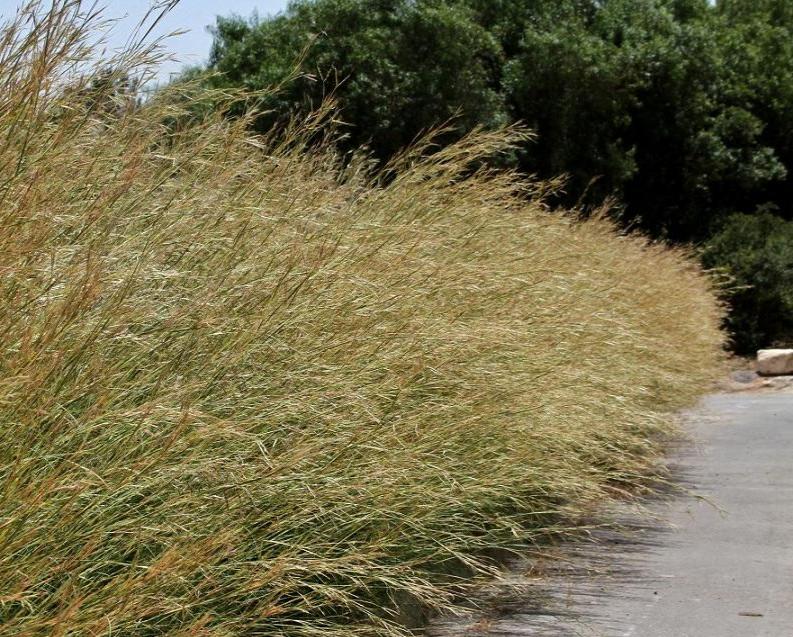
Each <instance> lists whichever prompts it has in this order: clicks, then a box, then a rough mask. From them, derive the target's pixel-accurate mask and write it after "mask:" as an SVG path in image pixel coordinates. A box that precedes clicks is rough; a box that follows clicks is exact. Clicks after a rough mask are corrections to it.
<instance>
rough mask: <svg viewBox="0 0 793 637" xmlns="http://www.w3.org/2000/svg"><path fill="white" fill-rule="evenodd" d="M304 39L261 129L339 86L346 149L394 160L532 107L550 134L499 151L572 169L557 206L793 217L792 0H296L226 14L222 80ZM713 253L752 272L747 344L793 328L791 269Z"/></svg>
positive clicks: (689, 233) (739, 314) (220, 34)
mask: <svg viewBox="0 0 793 637" xmlns="http://www.w3.org/2000/svg"><path fill="white" fill-rule="evenodd" d="M304 51H307V53H306V54H305V56H304V57H303V60H302V63H301V64H300V68H301V70H302V71H303V73H304V75H303V77H302V78H301V79H299V80H298V81H295V82H292V83H290V84H289V85H288V86H287V88H286V90H285V91H284V92H282V93H279V94H278V95H272V96H270V97H269V98H268V100H267V101H266V106H267V108H269V109H272V111H271V112H270V113H268V115H267V116H265V117H263V118H262V119H261V121H260V122H259V126H260V130H266V129H268V128H269V127H270V126H271V124H272V123H273V121H283V119H284V118H286V117H288V115H289V114H290V113H292V112H295V111H304V112H305V111H306V110H310V109H311V108H312V107H316V106H317V105H318V104H320V103H321V101H322V100H323V99H324V97H325V95H326V94H327V93H328V92H330V91H333V93H334V95H335V96H336V97H337V99H338V101H339V104H340V107H341V116H342V118H343V119H344V120H345V121H346V122H347V123H348V124H349V127H348V128H346V129H345V130H346V133H347V139H346V141H345V142H344V143H343V144H342V146H343V148H344V149H346V150H352V149H356V148H358V147H359V146H360V145H361V144H362V143H368V144H369V146H370V147H371V149H372V150H373V152H374V154H375V156H376V157H378V158H380V159H381V160H386V159H387V158H389V157H391V156H392V155H393V154H394V153H395V152H396V151H397V150H398V149H400V148H403V147H405V146H407V145H408V144H409V143H410V142H411V140H413V139H414V138H415V137H416V136H417V135H419V134H420V133H421V131H424V130H426V129H427V128H429V127H433V126H436V125H437V124H439V123H440V122H444V121H446V120H448V119H449V118H453V117H454V118H455V119H454V122H455V129H454V131H449V132H448V133H447V134H446V135H445V136H444V137H443V138H442V139H439V140H438V141H439V143H441V144H445V143H451V142H453V141H454V139H458V138H459V137H460V136H462V135H464V134H465V133H466V132H467V131H469V130H471V129H472V128H474V127H475V126H478V125H484V126H487V127H497V126H499V125H502V124H503V123H505V122H514V121H521V122H524V123H525V124H526V125H527V126H529V127H530V128H531V129H532V130H534V131H535V132H536V133H537V136H536V138H534V139H533V140H532V142H530V143H524V144H522V145H520V147H519V148H517V149H516V151H515V153H514V154H513V156H512V157H507V158H502V161H504V162H507V163H509V164H510V165H512V166H516V167H518V168H519V169H520V170H522V171H523V172H525V173H527V174H534V175H538V176H539V177H540V178H555V177H557V176H558V175H560V174H563V173H565V174H567V175H568V179H567V184H566V187H565V189H564V192H563V193H557V195H556V196H555V197H553V198H552V199H551V203H552V204H553V205H562V206H569V205H571V204H581V205H584V206H588V207H595V208H597V207H598V206H599V205H600V204H601V202H602V201H603V200H604V198H606V197H612V196H613V197H616V198H617V199H618V201H620V202H621V204H622V208H621V216H620V218H621V221H622V223H623V224H624V225H625V226H627V227H631V228H640V229H641V230H643V231H644V232H647V233H649V234H650V236H652V237H654V238H658V239H664V240H668V241H670V242H672V243H691V242H693V243H695V244H696V245H706V244H708V243H709V242H710V241H711V239H712V238H713V241H714V242H715V245H716V246H718V245H721V244H722V243H723V242H724V240H723V239H722V238H719V237H720V233H721V232H722V231H724V232H726V233H728V234H729V233H731V232H732V230H731V229H730V227H727V228H726V229H724V230H722V229H723V228H724V226H725V224H728V225H729V224H730V223H731V222H729V221H728V219H732V218H733V217H732V215H733V214H735V213H742V214H744V215H754V214H755V213H756V212H757V211H763V215H768V214H773V215H775V216H777V217H778V218H779V219H780V221H781V220H787V221H789V220H791V219H793V172H792V171H791V169H792V168H793V5H792V4H791V3H790V2H789V1H788V0H717V1H716V2H715V3H709V2H708V1H707V0H606V1H605V2H601V1H596V0H297V1H294V2H292V3H291V4H290V8H289V10H288V11H287V12H286V13H284V14H283V15H280V16H278V17H275V18H272V19H266V20H256V19H254V20H250V21H249V20H245V19H241V18H236V17H225V18H219V19H218V22H217V26H216V27H215V44H214V47H213V50H212V54H211V64H210V68H211V69H212V70H216V71H220V72H222V73H223V76H222V77H214V78H213V79H212V80H211V84H212V85H214V86H238V87H239V86H244V87H246V88H250V89H258V88H262V87H267V86H272V85H273V84H274V83H276V82H277V81H279V80H281V79H282V78H284V77H285V76H287V75H288V74H289V73H291V72H292V71H293V69H294V65H295V61H296V60H297V59H298V58H300V56H301V54H302V53H303V52H304ZM757 227H759V226H757ZM762 227H764V228H766V229H770V228H772V227H781V226H776V225H773V224H771V225H767V224H766V225H763V226H762ZM780 241H782V239H774V241H773V242H772V243H773V245H774V246H780V245H781V244H780ZM790 249H791V246H789V245H788V244H785V250H790ZM742 253H743V254H746V255H747V258H748V259H749V261H750V262H753V261H756V260H757V259H762V258H763V257H762V256H761V255H762V251H761V252H753V253H752V254H751V255H749V254H748V253H747V251H746V250H743V251H742ZM708 254H709V257H708V263H709V265H712V266H718V267H726V268H728V269H729V271H730V272H732V273H733V275H735V276H736V277H738V280H739V282H740V283H741V284H742V285H744V286H745V285H747V284H750V285H752V286H754V287H753V288H751V289H747V288H745V287H744V288H743V289H742V291H741V292H740V293H739V295H738V296H737V297H736V298H735V299H734V301H733V302H734V304H735V312H734V313H733V314H732V317H731V319H730V326H731V328H732V330H733V332H734V333H735V340H734V346H735V348H736V349H737V350H738V351H740V352H742V353H746V352H749V351H750V350H752V349H753V348H756V347H759V346H763V345H770V344H771V343H773V342H776V341H782V342H789V341H788V340H787V337H788V335H789V334H790V333H791V332H792V331H793V314H791V313H789V312H785V311H783V309H782V308H781V307H779V308H777V309H775V310H774V311H771V312H769V308H770V305H769V303H768V302H767V301H768V299H770V298H772V297H773V298H782V297H789V296H791V294H793V289H791V288H790V287H787V285H788V283H787V282H788V281H789V280H790V273H789V272H786V273H784V274H783V275H782V276H778V277H772V278H769V277H765V278H757V279H747V278H746V276H747V273H748V272H749V270H750V269H751V268H750V267H749V263H748V262H747V263H746V264H737V263H736V262H735V259H734V258H732V257H731V258H727V255H726V254H724V253H723V252H722V251H721V250H720V249H719V248H718V247H714V248H713V249H710V250H709V253H708ZM720 255H722V256H723V257H724V258H718V257H719V256H720ZM770 267H773V266H770ZM767 286H773V289H767ZM750 324H751V325H753V326H754V327H750Z"/></svg>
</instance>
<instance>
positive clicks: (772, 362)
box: [757, 349, 793, 376]
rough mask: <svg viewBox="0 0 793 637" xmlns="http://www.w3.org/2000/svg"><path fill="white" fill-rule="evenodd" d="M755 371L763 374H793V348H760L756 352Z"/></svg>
mask: <svg viewBox="0 0 793 637" xmlns="http://www.w3.org/2000/svg"><path fill="white" fill-rule="evenodd" d="M757 373H758V374H761V375H763V376H779V375H782V374H793V349H761V350H760V351H759V352H757Z"/></svg>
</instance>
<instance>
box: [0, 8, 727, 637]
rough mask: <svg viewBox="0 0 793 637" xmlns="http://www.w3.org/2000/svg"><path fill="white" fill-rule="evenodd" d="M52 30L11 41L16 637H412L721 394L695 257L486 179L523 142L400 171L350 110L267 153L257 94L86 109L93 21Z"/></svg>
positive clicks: (8, 163)
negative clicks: (552, 210) (493, 556)
mask: <svg viewBox="0 0 793 637" xmlns="http://www.w3.org/2000/svg"><path fill="white" fill-rule="evenodd" d="M29 9H30V11H29V12H28V13H23V14H22V15H21V16H20V18H19V19H18V20H17V21H16V22H15V23H12V24H9V25H6V26H5V27H4V28H3V30H2V32H0V87H1V88H2V92H0V201H1V202H2V205H0V230H1V231H0V304H1V305H0V433H2V442H3V444H2V445H1V446H0V634H2V635H3V636H4V637H6V636H11V635H14V636H22V635H24V636H34V635H42V636H45V635H46V636H50V635H55V636H67V635H68V636H75V637H76V636H89V635H107V636H110V635H113V636H116V635H118V636H124V637H127V636H130V637H131V636H136V637H137V636H149V635H151V636H154V635H168V636H174V637H175V636H177V635H179V636H187V635H191V636H199V635H206V636H208V635H213V636H231V635H283V636H298V635H300V636H306V637H308V636H317V637H319V636H323V637H325V636H332V635H351V634H361V635H364V634H365V635H396V634H400V632H401V631H402V630H403V629H401V628H399V626H398V625H397V624H396V623H395V621H394V618H393V616H392V615H390V614H389V613H390V611H391V610H393V609H394V607H395V601H394V600H398V599H404V598H405V597H410V598H413V599H416V600H420V602H421V603H423V604H426V605H427V606H429V607H436V608H445V607H449V606H452V605H453V599H452V597H451V590H452V589H451V587H450V586H449V584H450V582H449V579H448V578H445V577H444V576H443V575H442V573H443V571H444V569H445V566H444V565H445V564H448V563H449V562H452V561H454V562H458V561H462V562H463V563H466V564H468V565H470V566H472V567H473V568H477V567H482V564H481V560H480V556H481V555H482V549H485V548H487V547H494V546H497V547H508V546H514V545H519V544H521V543H523V542H526V541H532V540H536V539H538V538H541V537H543V536H544V535H545V534H548V533H550V532H557V531H558V532H563V531H564V528H565V524H567V522H566V520H569V519H570V516H572V515H575V514H576V513H577V512H580V511H582V510H585V509H587V508H588V507H590V506H591V505H592V503H594V502H597V501H599V500H600V499H602V498H603V497H604V496H606V495H607V494H608V493H609V492H611V490H612V489H613V488H614V486H615V485H621V484H622V485H624V484H631V483H634V482H636V481H637V480H639V479H640V477H641V474H642V471H644V470H645V469H646V468H647V466H648V464H649V463H651V462H652V458H653V455H654V454H655V453H656V451H657V446H658V442H657V438H658V434H660V433H663V432H665V431H667V430H668V428H669V427H670V424H669V422H670V419H669V417H668V413H669V412H670V411H671V410H674V409H676V408H678V407H680V406H682V405H686V404H688V403H690V402H691V401H692V400H694V399H695V398H696V397H697V396H698V395H699V393H700V392H702V391H703V389H704V388H705V387H706V386H707V383H708V382H709V380H710V379H711V378H712V376H713V375H714V373H715V370H716V369H717V368H718V365H719V351H720V344H721V339H722V337H721V334H720V333H719V330H718V324H719V318H720V310H719V308H718V306H717V304H716V302H715V300H714V296H713V294H712V291H711V283H710V282H709V280H708V278H707V277H706V276H705V275H704V274H703V273H702V272H700V271H699V270H698V269H697V267H696V266H695V265H694V264H693V262H692V261H691V260H690V259H689V258H688V257H687V256H686V255H685V254H683V253H681V252H679V251H673V250H668V249H666V248H663V247H661V246H658V245H649V244H647V243H646V242H645V241H644V240H642V239H641V238H638V237H633V236H625V235H622V234H619V233H618V232H616V231H615V229H614V228H613V227H612V226H611V224H610V223H609V222H607V221H606V220H603V219H595V220H592V221H590V222H586V223H578V222H574V221H572V220H570V219H567V218H564V217H563V216H559V215H551V214H548V213H547V212H546V210H545V209H544V207H543V204H542V201H541V196H540V195H541V191H542V189H543V188H545V187H546V185H543V184H526V183H525V182H523V181H522V180H521V179H519V178H518V177H517V176H515V175H513V174H511V173H509V172H496V171H490V170H488V169H483V168H479V169H474V168H473V167H474V166H476V165H480V163H481V162H480V160H481V159H482V158H484V157H487V156H491V155H493V154H497V153H499V152H502V151H504V150H506V149H508V148H509V147H510V146H511V145H513V144H515V143H516V142H518V141H520V139H521V138H522V137H523V133H522V132H520V131H517V130H506V131H500V132H495V133H484V132H480V133H476V134H473V135H471V136H469V137H467V138H466V139H464V140H463V141H461V142H460V143H458V144H456V145H454V146H452V147H450V148H446V149H444V150H442V151H440V152H437V153H435V154H432V155H431V156H430V157H429V158H424V157H423V156H422V155H423V153H422V149H421V148H418V149H414V150H413V151H409V152H407V153H405V154H404V156H402V157H400V158H397V159H395V160H394V162H392V164H391V165H390V166H388V167H386V169H385V172H380V173H377V172H373V171H372V169H371V166H370V165H369V164H368V163H367V160H366V159H365V158H364V157H360V158H355V159H352V160H351V161H347V162H345V163H344V164H342V163H341V162H340V160H339V158H338V157H337V156H336V155H335V154H334V152H333V148H332V136H333V135H332V124H331V122H330V120H331V119H332V112H331V111H325V112H320V113H315V114H313V115H311V116H309V117H307V118H306V119H304V120H301V121H295V122H294V123H293V124H292V125H291V126H289V127H286V128H284V129H282V130H278V131H274V132H273V133H272V134H270V135H269V136H266V137H253V136H251V135H250V134H249V133H248V129H247V127H246V126H247V122H246V119H245V118H242V119H237V120H234V121H230V120H228V119H226V118H224V117H223V116H222V112H223V109H224V104H225V105H226V106H228V105H229V104H230V103H231V102H232V101H234V100H238V99H240V96H223V95H221V94H213V95H207V94H206V93H203V92H201V91H200V90H198V89H195V88H194V87H189V86H182V87H174V88H171V89H169V90H167V91H164V92H162V93H160V94H158V95H155V96H154V97H153V98H152V99H150V100H149V101H147V102H146V103H145V104H143V105H142V106H140V107H139V108H130V107H129V104H128V103H127V102H124V99H123V98H118V97H117V96H116V97H114V92H113V89H112V86H111V85H112V84H113V83H112V82H104V83H101V84H99V85H98V86H94V87H93V89H91V90H89V88H90V84H91V80H90V77H88V78H86V79H84V80H80V81H78V80H75V79H74V75H73V71H74V69H75V68H82V69H85V68H86V65H90V64H91V59H92V58H91V55H92V54H91V46H90V42H91V38H92V30H91V28H92V27H91V24H92V20H88V21H87V22H86V23H83V22H81V21H80V19H79V15H78V14H80V13H81V12H82V11H84V10H85V9H86V7H85V5H81V3H79V2H76V1H69V0H59V1H58V2H56V3H55V6H54V7H53V8H52V10H51V11H50V12H49V13H47V12H46V11H42V10H41V7H38V9H37V7H36V5H35V3H34V5H32V6H31V7H30V8H29ZM31 11H32V12H33V13H36V11H38V16H39V17H38V19H37V20H36V21H35V22H34V21H31V20H29V19H28V18H30V16H31V15H33V13H31ZM26 20H27V22H26ZM155 57H156V56H155ZM151 60H152V53H151V52H150V51H147V50H145V49H139V50H137V51H133V52H131V53H127V54H125V55H124V56H123V57H122V58H120V59H116V60H115V62H114V64H115V65H116V67H117V68H121V69H122V70H123V68H126V67H134V66H135V65H139V64H144V65H145V64H149V63H150V62H151ZM97 68H99V67H97ZM75 82H78V83H80V82H82V85H81V87H79V89H76V88H75V87H74V83H75ZM95 84H96V83H95ZM113 99H116V100H117V101H118V103H117V104H115V106H114V105H113V102H112V100H113ZM207 104H214V105H215V108H207ZM197 113H200V114H201V115H197ZM386 177H387V178H386Z"/></svg>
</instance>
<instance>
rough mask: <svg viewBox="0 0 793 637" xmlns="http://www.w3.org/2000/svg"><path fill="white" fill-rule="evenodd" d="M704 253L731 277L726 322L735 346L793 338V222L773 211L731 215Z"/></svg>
mask: <svg viewBox="0 0 793 637" xmlns="http://www.w3.org/2000/svg"><path fill="white" fill-rule="evenodd" d="M702 256H703V263H704V264H705V266H706V267H708V268H723V269H724V270H726V272H727V273H728V274H729V275H730V276H731V277H732V279H733V290H732V292H731V293H730V295H729V303H730V306H731V312H730V315H729V318H728V320H727V326H728V328H729V330H730V331H731V332H732V338H733V345H734V349H735V351H736V352H738V353H741V354H750V353H753V352H754V350H756V349H759V348H762V347H768V346H772V345H790V344H791V343H793V222H790V221H785V220H784V219H781V218H779V217H777V216H775V215H773V214H771V213H770V212H760V213H758V214H756V215H747V214H734V215H731V216H730V217H729V218H728V219H727V220H726V222H725V223H724V225H723V226H722V228H721V230H720V231H719V232H718V233H716V234H715V235H714V237H713V238H712V239H711V240H710V241H709V242H708V243H707V245H706V247H705V250H704V252H703V255H702Z"/></svg>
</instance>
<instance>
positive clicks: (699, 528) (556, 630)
mask: <svg viewBox="0 0 793 637" xmlns="http://www.w3.org/2000/svg"><path fill="white" fill-rule="evenodd" d="M705 408H706V412H709V413H710V414H711V415H710V417H702V416H700V417H697V418H694V419H692V422H691V424H690V429H691V433H692V434H693V436H694V437H695V439H697V440H698V441H699V443H698V445H696V446H687V447H686V448H685V449H684V450H682V451H680V452H678V454H677V456H676V458H675V461H676V463H677V464H678V465H679V467H680V470H681V475H682V476H683V478H684V479H685V480H686V481H687V482H688V483H689V485H690V488H691V489H692V491H694V492H695V493H696V494H698V495H700V496H704V498H705V499H701V498H697V497H676V498H673V499H672V500H671V502H669V503H664V504H663V505H661V504H657V505H652V507H651V508H652V509H653V511H654V512H655V514H656V516H657V517H658V520H659V522H658V523H657V524H649V525H647V524H645V523H641V524H640V523H638V520H639V518H637V517H635V516H634V519H633V521H630V519H629V521H628V524H629V525H633V529H632V531H631V533H630V535H629V539H626V536H624V535H619V534H614V535H613V536H611V537H606V538H605V547H604V546H602V545H601V546H599V547H597V548H594V549H593V548H592V547H582V548H575V547H574V548H573V552H574V553H577V555H576V556H575V558H574V559H573V560H572V562H571V563H570V564H572V565H575V566H562V567H559V566H554V567H553V568H552V572H551V575H550V584H549V579H548V578H547V577H546V578H532V577H531V572H529V573H528V575H527V574H526V572H525V571H526V570H527V569H528V567H529V563H528V562H526V563H524V564H516V565H515V571H514V574H513V576H512V579H513V582H512V583H513V584H514V585H516V587H517V589H518V592H516V591H515V590H512V592H511V593H509V594H507V593H505V592H504V590H506V589H503V590H502V592H501V593H500V595H502V598H501V599H498V596H499V594H497V595H496V596H495V597H494V599H496V600H497V601H496V603H494V604H493V605H492V606H491V607H490V610H489V612H488V613H486V614H485V615H484V616H482V615H478V616H472V617H471V618H464V619H461V620H455V621H446V622H441V623H439V624H438V625H437V626H435V627H434V628H433V629H432V630H431V631H430V634H433V635H438V636H441V635H443V636H447V635H461V636H462V635H500V636H504V635H516V636H517V635H536V636H543V637H546V636H547V637H562V636H568V635H571V636H572V635H583V636H592V637H793V394H779V393H777V394H726V395H718V396H713V397H710V398H708V399H707V401H706V404H705ZM629 517H630V516H629ZM662 521H663V522H662ZM531 566H532V567H533V568H535V569H536V564H534V563H532V564H531ZM521 571H524V572H521ZM505 595H506V597H504V596H505Z"/></svg>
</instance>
